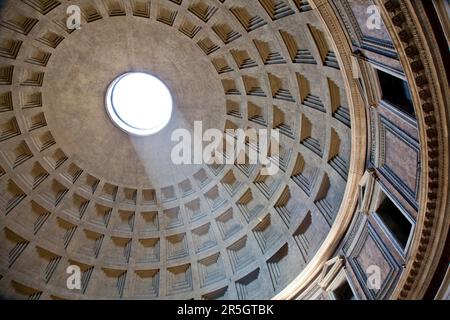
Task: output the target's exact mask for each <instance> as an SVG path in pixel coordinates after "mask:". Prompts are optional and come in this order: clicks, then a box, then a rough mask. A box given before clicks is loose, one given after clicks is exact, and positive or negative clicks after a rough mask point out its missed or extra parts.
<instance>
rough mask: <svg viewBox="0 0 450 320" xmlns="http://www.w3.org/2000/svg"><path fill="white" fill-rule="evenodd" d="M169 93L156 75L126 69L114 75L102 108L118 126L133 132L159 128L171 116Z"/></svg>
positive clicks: (151, 131) (160, 128)
mask: <svg viewBox="0 0 450 320" xmlns="http://www.w3.org/2000/svg"><path fill="white" fill-rule="evenodd" d="M172 104H173V101H172V95H171V94H170V91H169V89H168V88H167V86H166V85H165V84H164V83H163V82H162V81H161V80H159V79H158V78H156V77H154V76H152V75H150V74H147V73H141V72H130V73H126V74H124V75H121V76H120V77H118V78H116V79H115V80H114V81H113V82H112V83H111V84H110V86H109V88H108V91H107V93H106V109H107V112H108V115H109V117H110V118H111V120H112V121H113V122H114V123H115V124H116V125H117V126H118V127H119V128H120V129H122V130H124V131H126V132H128V133H130V134H132V135H137V136H148V135H152V134H155V133H157V132H159V131H161V130H162V129H163V128H164V127H165V126H166V125H167V124H168V123H169V121H170V118H171V116H172Z"/></svg>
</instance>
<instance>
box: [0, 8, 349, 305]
mask: <svg viewBox="0 0 450 320" xmlns="http://www.w3.org/2000/svg"><path fill="white" fill-rule="evenodd" d="M277 2H281V3H283V4H284V6H275V5H274V2H273V1H271V0H261V1H258V0H252V1H241V0H225V1H218V0H210V1H204V0H202V1H196V0H192V1H191V0H183V1H181V0H180V1H169V0H160V1H151V4H150V5H149V6H148V7H147V6H146V4H147V1H145V0H136V1H118V0H104V1H103V0H95V1H81V0H80V1H62V0H60V1H41V0H24V1H7V2H6V6H5V7H4V8H3V9H2V11H1V13H0V21H1V22H0V37H1V40H2V47H1V48H2V49H1V51H0V53H1V57H0V97H1V99H0V101H1V112H0V121H1V125H2V133H1V138H0V151H1V152H0V169H1V173H0V179H1V188H2V189H1V194H2V195H1V204H2V208H1V209H2V212H1V216H0V217H1V218H0V229H1V236H0V243H1V245H0V294H2V295H7V296H13V297H19V298H23V297H30V298H41V299H51V298H67V299H86V298H108V299H115V298H143V299H154V298H181V299H190V298H195V299H213V298H225V299H231V298H239V299H253V298H271V297H273V296H274V295H275V294H276V293H277V292H279V291H280V290H282V289H283V288H284V287H285V286H286V285H287V284H289V282H290V281H292V280H293V279H294V278H295V277H296V276H297V275H298V274H300V272H301V271H302V270H303V268H304V267H305V265H306V264H307V263H308V261H310V260H311V259H312V257H313V256H314V253H315V252H316V251H317V249H318V248H319V247H320V245H321V243H322V241H323V239H324V238H325V237H326V235H327V233H328V231H329V229H330V226H331V225H332V223H333V221H334V218H335V216H336V214H337V212H338V210H339V207H340V203H341V199H342V195H343V193H344V190H345V187H346V175H347V171H346V170H347V169H346V168H348V167H349V163H348V162H349V159H350V152H351V147H350V127H349V120H348V119H347V118H348V111H346V110H348V108H349V107H350V106H348V105H347V101H346V93H345V91H344V89H343V87H344V86H343V81H342V78H341V73H340V70H339V69H338V68H336V63H335V62H334V59H335V58H334V53H333V43H332V41H331V39H330V38H329V37H328V36H327V34H326V32H325V30H323V29H322V26H321V24H320V22H319V20H318V18H317V17H316V16H315V13H314V11H312V10H309V9H310V7H308V6H307V4H306V1H297V0H296V1H291V0H289V1H288V0H285V1H277ZM52 4H53V6H52ZM69 4H77V5H80V7H81V9H82V12H83V20H82V29H81V30H77V31H74V32H68V30H67V29H65V27H64V24H65V19H66V15H65V10H66V8H67V6H68V5H69ZM275 7H277V8H278V9H275ZM147 9H148V11H147ZM147 13H148V16H147ZM252 17H253V18H252ZM34 19H35V20H34ZM3 40H4V41H3ZM311 62H313V63H311ZM128 71H147V72H150V73H152V74H155V75H157V76H158V77H160V78H161V79H162V80H164V81H165V82H166V83H167V84H168V86H169V88H170V89H171V91H172V93H173V95H174V97H175V104H176V108H175V111H174V115H173V119H172V121H171V123H170V124H169V126H168V127H167V128H165V129H164V130H163V131H162V132H160V133H158V134H157V135H155V136H152V137H146V138H131V137H129V136H127V135H126V134H125V133H123V132H122V131H120V130H119V129H118V128H116V127H115V126H114V125H113V124H112V123H111V121H110V120H109V118H108V116H107V114H106V112H105V108H104V95H105V91H106V88H107V86H108V85H109V83H110V82H111V81H112V80H113V79H114V78H115V77H116V76H118V75H119V74H122V73H124V72H128ZM261 93H263V94H261ZM194 120H202V121H203V122H204V128H210V127H211V128H212V127H213V128H220V129H226V128H230V127H234V126H235V127H240V128H248V127H255V128H279V129H281V130H282V131H283V130H284V132H283V134H282V138H281V154H280V156H281V160H282V164H283V165H282V170H280V172H279V173H278V174H277V175H276V176H274V177H261V176H260V175H259V172H260V169H261V168H260V167H258V166H256V167H252V166H236V165H234V166H218V167H208V166H181V167H176V166H174V165H173V164H172V163H171V161H170V150H171V143H170V135H171V132H172V131H173V129H176V128H180V127H181V128H183V127H185V128H188V129H191V128H192V125H193V122H194ZM172 145H173V144H172ZM73 264H75V265H78V266H80V267H81V269H82V271H83V274H84V278H83V279H85V280H83V281H84V282H83V288H82V290H80V291H70V290H68V289H67V288H66V286H65V280H66V278H67V275H66V273H65V269H66V268H67V266H69V265H73ZM49 270H50V271H49Z"/></svg>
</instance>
